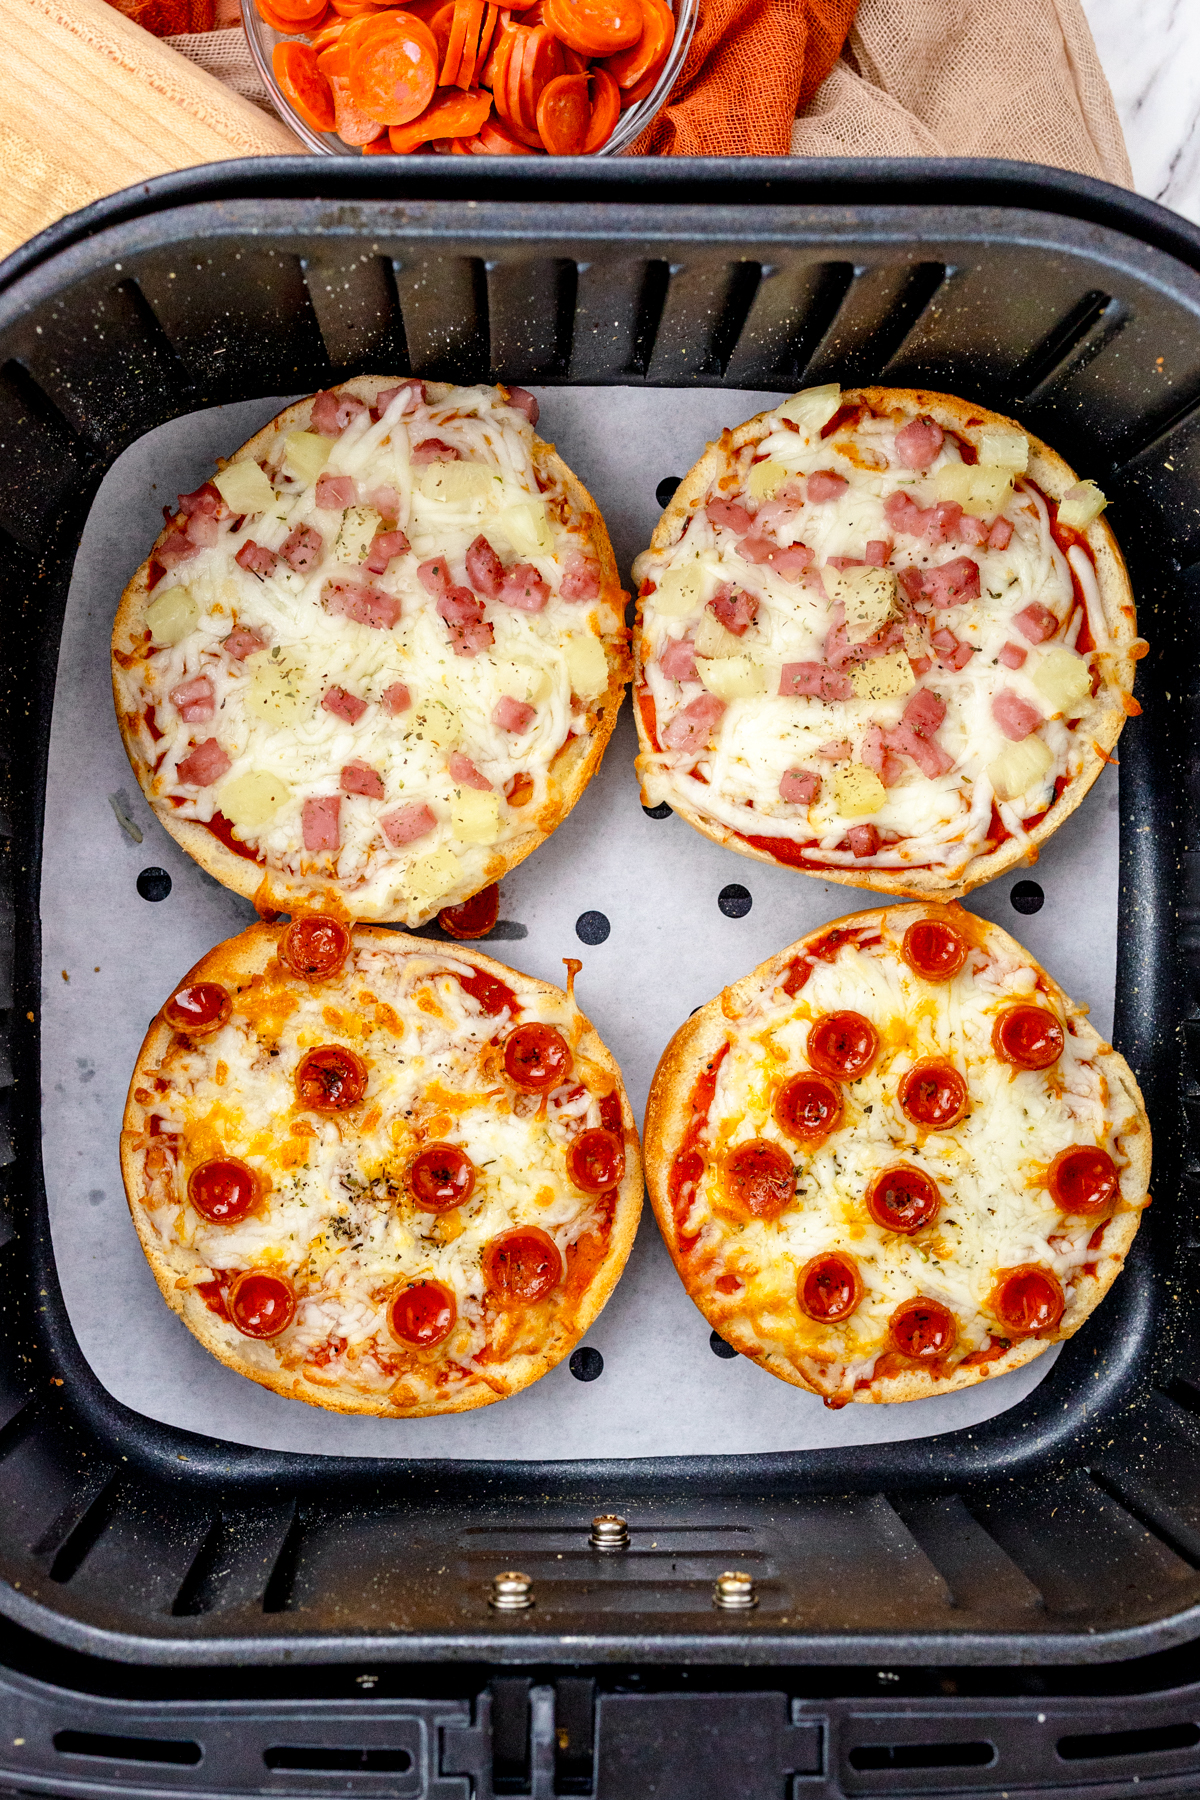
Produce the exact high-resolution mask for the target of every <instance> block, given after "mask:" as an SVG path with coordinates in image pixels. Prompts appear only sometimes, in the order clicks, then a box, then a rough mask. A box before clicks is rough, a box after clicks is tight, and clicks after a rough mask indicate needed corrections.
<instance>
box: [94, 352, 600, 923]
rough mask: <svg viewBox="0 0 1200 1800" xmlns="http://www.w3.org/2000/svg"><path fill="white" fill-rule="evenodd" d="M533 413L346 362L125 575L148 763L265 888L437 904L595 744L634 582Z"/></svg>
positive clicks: (334, 899)
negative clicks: (358, 371)
mask: <svg viewBox="0 0 1200 1800" xmlns="http://www.w3.org/2000/svg"><path fill="white" fill-rule="evenodd" d="M536 421H537V402H536V401H535V400H534V398H533V396H532V395H530V394H526V393H525V392H524V391H523V390H522V389H520V388H496V387H471V388H454V387H447V386H445V385H444V384H442V383H438V382H422V381H416V380H408V381H400V382H397V381H396V380H395V379H394V378H391V377H386V376H361V377H358V378H357V379H355V380H353V381H347V382H343V383H342V384H341V385H340V386H338V387H336V388H333V389H331V390H329V391H328V392H324V393H320V394H317V395H315V396H313V397H312V398H311V399H307V400H301V401H298V402H297V403H296V404H295V405H294V406H289V407H288V408H287V410H286V411H285V412H282V413H280V415H279V416H278V418H276V419H273V420H272V421H271V423H270V424H269V425H266V426H264V427H263V429H262V430H261V431H259V432H258V433H257V434H256V435H255V436H254V437H252V438H251V439H250V441H249V443H247V444H244V445H243V446H242V448H241V449H240V450H238V451H236V452H235V453H234V455H233V457H232V459H231V460H230V461H229V462H228V463H223V464H222V465H221V467H220V470H219V472H218V474H217V475H215V476H214V478H213V479H212V480H211V481H206V482H204V483H203V485H202V486H201V487H199V488H198V489H197V490H196V492H195V493H193V494H183V495H181V496H180V501H179V508H180V510H179V511H178V512H177V513H176V514H175V516H174V517H173V518H172V519H171V520H170V521H169V523H168V524H167V527H166V529H165V530H164V531H163V532H162V533H161V534H160V536H159V538H158V540H157V542H156V544H155V546H154V549H153V550H152V552H151V554H150V556H149V557H148V558H147V560H146V561H145V562H144V563H143V564H142V566H141V568H140V569H139V570H138V572H137V574H136V575H135V576H134V578H133V580H132V581H131V582H130V583H129V586H128V587H127V588H126V590H125V593H124V596H123V598H122V600H121V605H120V609H119V611H118V613H117V618H116V624H115V626H114V628H113V640H112V653H113V689H114V693H115V697H116V705H117V716H118V718H119V720H120V725H121V731H122V735H123V737H124V740H125V747H126V750H127V751H128V753H129V758H130V761H131V762H132V764H133V767H134V769H135V771H136V773H137V777H138V780H139V781H140V782H141V784H142V788H143V790H144V791H145V794H146V797H147V799H148V800H149V801H150V804H151V806H152V807H153V808H154V810H155V812H156V813H157V814H158V817H159V818H160V819H161V821H162V823H163V824H164V825H165V826H166V828H167V830H168V831H169V832H170V833H171V835H172V836H173V837H174V838H176V839H177V841H178V842H179V843H180V844H181V845H182V846H183V848H184V849H185V850H187V851H188V853H189V854H190V855H191V856H193V857H195V859H196V861H197V862H199V863H200V864H202V866H203V867H204V868H205V869H207V870H208V871H209V873H210V874H212V875H215V876H216V877H217V878H218V879H219V880H220V881H223V882H224V883H225V885H226V886H227V887H231V888H234V889H236V891H237V892H238V893H241V894H245V895H247V896H248V897H250V898H251V899H254V900H256V901H257V902H258V903H259V904H260V908H261V909H262V910H267V909H268V908H274V909H275V910H278V911H283V912H288V911H291V909H292V903H293V902H296V903H297V904H299V905H301V906H305V907H308V908H309V909H311V908H312V906H314V905H320V906H323V907H324V908H326V909H327V910H330V911H334V912H337V913H338V914H339V915H340V916H342V917H352V918H362V919H384V920H389V919H390V920H397V921H402V922H403V923H406V924H409V925H415V924H419V923H421V922H422V921H424V920H425V919H428V918H430V917H431V916H432V915H433V914H434V913H436V912H437V911H439V909H440V908H442V907H446V906H455V905H458V904H460V903H461V902H462V901H464V900H466V899H468V898H469V897H470V896H471V895H472V894H474V893H477V892H478V891H479V889H481V888H484V887H487V886H488V885H489V884H491V883H493V882H495V881H497V880H499V878H500V877H501V876H502V875H503V874H505V873H506V871H507V870H509V869H511V868H513V867H514V866H515V864H517V863H519V862H520V861H521V860H522V859H523V858H524V857H526V856H528V855H529V853H530V851H531V850H534V849H535V848H536V847H537V845H538V844H540V843H541V842H542V841H543V839H545V838H546V837H547V836H548V834H549V833H550V832H551V831H553V830H554V828H555V826H556V825H558V824H559V823H560V822H561V820H562V819H563V818H564V817H565V816H566V814H567V813H568V812H569V811H570V809H571V807H572V806H573V805H574V804H575V802H576V800H578V798H579V796H580V794H581V793H582V792H583V789H584V787H585V786H586V785H587V782H588V780H589V779H590V777H591V776H592V775H593V774H594V772H595V770H596V768H597V767H598V765H599V762H600V757H601V755H602V754H603V751H604V746H605V744H606V743H607V742H608V738H609V735H610V734H611V732H612V728H613V724H614V722H615V720H616V715H617V710H618V707H619V706H620V703H621V698H622V694H623V691H624V685H625V682H626V680H627V679H628V674H629V658H628V649H627V640H628V632H627V630H626V627H625V622H624V611H623V608H624V601H625V596H624V594H623V593H622V592H621V585H620V582H619V580H618V577H617V571H616V564H615V562H614V560H613V553H612V547H611V545H610V543H609V540H608V533H607V532H606V530H605V528H604V523H603V521H602V519H601V517H600V514H599V513H598V511H597V510H596V507H595V505H594V503H593V501H592V499H591V497H590V495H589V494H588V493H587V491H586V490H585V489H584V488H583V487H582V486H581V484H580V483H579V482H578V481H577V480H576V478H575V476H574V475H573V474H572V473H571V471H570V470H569V469H568V468H567V467H566V465H565V463H563V461H562V460H561V458H560V457H558V456H557V455H556V454H555V451H554V448H553V446H552V445H550V444H545V443H543V442H542V440H541V439H540V438H539V437H537V436H536V434H535V432H534V429H533V428H534V424H535V423H536Z"/></svg>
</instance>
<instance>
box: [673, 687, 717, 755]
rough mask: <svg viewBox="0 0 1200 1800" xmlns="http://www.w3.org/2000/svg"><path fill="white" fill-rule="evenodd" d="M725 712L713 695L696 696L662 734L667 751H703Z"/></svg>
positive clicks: (676, 715)
mask: <svg viewBox="0 0 1200 1800" xmlns="http://www.w3.org/2000/svg"><path fill="white" fill-rule="evenodd" d="M724 711H725V702H724V701H723V700H718V699H717V696H716V695H715V694H698V695H697V696H696V698H695V699H694V700H691V701H689V702H688V704H687V705H686V706H685V707H684V708H683V710H682V711H681V712H677V713H676V714H675V717H674V718H673V719H672V720H671V723H670V724H669V725H668V726H667V728H666V730H665V731H664V732H663V734H662V741H663V743H664V745H665V746H666V748H667V749H668V750H703V748H704V746H705V745H706V744H707V742H708V740H709V738H710V737H711V736H712V733H713V729H714V727H715V726H716V725H717V724H718V723H719V721H720V719H721V717H722V715H723V714H724Z"/></svg>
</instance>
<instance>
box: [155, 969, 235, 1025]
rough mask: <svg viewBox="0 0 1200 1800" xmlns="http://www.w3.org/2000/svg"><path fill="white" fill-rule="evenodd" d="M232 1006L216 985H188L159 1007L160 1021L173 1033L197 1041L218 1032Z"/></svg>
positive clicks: (194, 982)
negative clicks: (208, 1034) (161, 1018)
mask: <svg viewBox="0 0 1200 1800" xmlns="http://www.w3.org/2000/svg"><path fill="white" fill-rule="evenodd" d="M232 1005H233V1001H232V1000H231V999H230V996H229V991H228V989H227V988H223V987H222V986H221V984H220V982H219V981H190V982H187V983H185V984H184V986H183V987H180V988H176V989H175V992H174V993H173V994H172V995H171V998H170V999H169V1000H168V1001H167V1004H166V1005H165V1006H164V1007H163V1017H164V1018H165V1019H166V1021H167V1024H168V1025H169V1026H170V1027H171V1029H172V1030H173V1031H183V1032H186V1033H187V1034H188V1035H189V1036H190V1037H199V1036H201V1035H202V1034H205V1033H207V1032H210V1031H217V1030H219V1029H220V1027H221V1026H222V1025H224V1023H225V1021H226V1019H227V1018H228V1017H229V1012H230V1008H231V1007H232Z"/></svg>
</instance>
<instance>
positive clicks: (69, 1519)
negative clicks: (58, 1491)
mask: <svg viewBox="0 0 1200 1800" xmlns="http://www.w3.org/2000/svg"><path fill="white" fill-rule="evenodd" d="M118 1497H119V1492H118V1486H117V1480H116V1477H115V1476H113V1475H110V1476H109V1478H108V1480H107V1481H106V1482H105V1483H104V1485H103V1487H101V1488H100V1489H99V1490H98V1492H96V1493H95V1494H94V1495H93V1497H92V1498H91V1499H90V1500H85V1501H84V1502H83V1505H82V1510H80V1503H79V1502H78V1501H73V1502H72V1503H71V1505H70V1506H68V1507H65V1508H64V1509H63V1511H62V1512H61V1513H60V1514H59V1516H58V1518H57V1519H56V1520H55V1521H54V1524H53V1525H52V1526H51V1527H50V1529H49V1531H47V1532H46V1533H45V1534H44V1535H43V1536H42V1537H41V1538H40V1539H39V1540H38V1542H37V1543H36V1544H35V1545H34V1546H33V1553H34V1555H35V1556H49V1557H51V1558H52V1561H51V1563H50V1568H49V1571H48V1572H49V1575H50V1579H51V1581H70V1579H71V1577H72V1575H74V1574H75V1573H76V1572H77V1570H78V1569H79V1568H80V1567H81V1566H82V1564H83V1561H84V1559H85V1557H86V1556H87V1555H88V1553H89V1551H91V1550H92V1549H93V1548H94V1547H95V1545H96V1543H97V1541H98V1540H99V1538H100V1536H101V1535H102V1533H103V1532H104V1531H105V1530H107V1528H108V1525H109V1523H110V1521H111V1520H112V1518H113V1515H114V1514H115V1512H116V1510H117V1502H118Z"/></svg>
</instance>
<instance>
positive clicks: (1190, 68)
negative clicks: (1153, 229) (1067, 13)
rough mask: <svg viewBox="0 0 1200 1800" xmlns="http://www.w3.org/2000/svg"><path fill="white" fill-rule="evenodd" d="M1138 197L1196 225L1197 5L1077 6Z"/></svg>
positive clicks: (1191, 1)
mask: <svg viewBox="0 0 1200 1800" xmlns="http://www.w3.org/2000/svg"><path fill="white" fill-rule="evenodd" d="M1083 10H1084V12H1085V13H1086V14H1087V20H1088V24H1089V25H1090V26H1091V28H1092V36H1093V37H1094V38H1095V40H1096V49H1097V50H1098V51H1099V53H1100V61H1101V63H1102V64H1103V67H1104V73H1105V74H1106V75H1107V76H1108V81H1109V86H1110V87H1111V88H1112V91H1113V98H1114V99H1115V101H1116V103H1117V112H1118V113H1119V114H1120V118H1121V125H1122V128H1123V130H1124V132H1125V142H1126V144H1127V145H1128V146H1129V160H1130V162H1131V163H1132V165H1133V179H1134V185H1135V186H1136V188H1137V191H1138V193H1139V194H1146V195H1147V196H1148V197H1149V198H1150V199H1151V200H1158V201H1160V202H1161V203H1162V205H1164V206H1170V207H1173V208H1174V210H1175V211H1176V212H1179V213H1182V214H1183V215H1184V217H1185V218H1187V219H1191V220H1193V221H1195V222H1196V223H1197V224H1200V4H1197V0H1140V3H1135V4H1131V0H1083Z"/></svg>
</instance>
